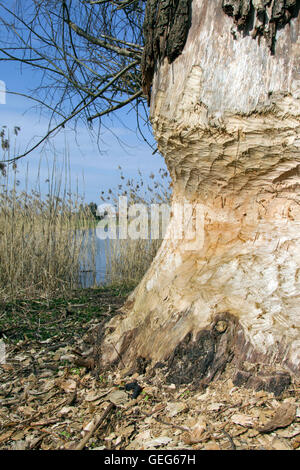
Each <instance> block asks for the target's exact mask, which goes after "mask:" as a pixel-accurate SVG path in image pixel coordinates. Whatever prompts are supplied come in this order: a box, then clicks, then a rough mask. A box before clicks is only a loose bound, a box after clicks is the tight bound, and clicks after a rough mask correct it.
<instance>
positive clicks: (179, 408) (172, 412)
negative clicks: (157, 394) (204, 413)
mask: <svg viewBox="0 0 300 470" xmlns="http://www.w3.org/2000/svg"><path fill="white" fill-rule="evenodd" d="M187 409H188V407H187V405H186V403H180V402H179V403H176V402H174V403H168V405H167V410H168V416H170V418H173V417H174V416H176V415H178V414H179V413H182V412H183V411H186V410H187Z"/></svg>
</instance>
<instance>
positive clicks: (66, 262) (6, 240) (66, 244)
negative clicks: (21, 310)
mask: <svg viewBox="0 0 300 470" xmlns="http://www.w3.org/2000/svg"><path fill="white" fill-rule="evenodd" d="M2 148H3V146H2ZM4 150H8V149H4ZM4 157H7V151H6V152H4ZM2 170H3V171H2V174H1V173H0V300H14V299H17V298H22V297H26V298H28V297H31V296H37V295H38V296H51V295H53V294H54V293H56V292H58V291H60V293H61V292H62V291H65V290H69V289H72V288H75V287H78V282H79V274H80V270H81V269H82V266H83V265H84V266H85V268H86V269H87V265H89V266H88V267H89V268H91V265H92V264H93V257H92V256H91V251H92V249H93V244H91V243H90V240H88V239H87V237H86V233H85V231H84V230H81V228H84V227H87V226H89V224H90V220H91V213H90V211H89V210H88V208H87V207H86V206H85V205H84V204H82V199H81V198H80V197H79V196H78V194H73V193H72V192H71V191H70V189H67V187H68V184H67V178H66V175H65V174H63V173H61V172H60V171H61V170H59V169H58V167H57V165H56V163H55V159H54V160H53V164H52V168H51V172H50V173H51V174H50V175H49V178H47V180H46V184H47V190H48V192H47V193H46V195H42V193H41V191H40V190H39V189H35V190H33V189H31V190H30V191H28V190H26V189H25V190H24V189H23V190H20V189H19V182H18V173H17V168H16V166H14V167H10V166H9V167H7V166H6V167H4V166H3V165H2ZM27 171H28V170H27ZM39 183H40V182H38V184H37V187H38V186H39ZM43 187H44V188H45V185H44V186H43ZM43 193H45V191H43Z"/></svg>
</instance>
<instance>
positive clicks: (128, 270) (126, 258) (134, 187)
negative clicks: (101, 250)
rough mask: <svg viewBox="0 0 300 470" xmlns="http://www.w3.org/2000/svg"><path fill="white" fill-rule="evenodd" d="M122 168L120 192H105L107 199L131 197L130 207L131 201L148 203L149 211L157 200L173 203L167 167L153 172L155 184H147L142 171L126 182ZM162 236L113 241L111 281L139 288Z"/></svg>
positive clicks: (108, 259)
mask: <svg viewBox="0 0 300 470" xmlns="http://www.w3.org/2000/svg"><path fill="white" fill-rule="evenodd" d="M120 171H121V175H120V179H121V182H120V184H119V186H118V192H117V193H116V194H115V193H113V191H111V190H109V191H108V194H106V195H105V194H104V193H103V194H102V198H103V201H105V202H110V203H114V204H117V201H118V198H119V196H127V198H128V206H130V204H144V205H146V206H147V207H148V214H150V205H151V204H153V203H155V204H169V202H170V184H169V179H168V174H167V172H166V171H165V170H163V169H161V170H160V172H159V173H160V177H159V178H157V177H155V175H154V174H151V175H150V181H151V183H145V181H144V178H143V176H142V174H141V173H140V174H139V175H140V177H139V180H138V181H135V180H132V179H128V180H127V181H126V182H125V177H124V175H123V172H122V169H121V168H120ZM149 222H150V217H149ZM149 228H150V227H149ZM149 232H150V230H149ZM162 238H163V237H162V234H161V238H160V239H151V238H150V239H147V240H144V239H138V240H133V239H130V238H127V239H126V240H110V241H109V244H108V249H107V252H106V277H107V280H108V282H110V283H112V284H122V285H129V286H133V287H135V286H136V285H137V284H138V283H139V282H140V280H141V279H142V278H143V276H144V274H145V273H146V271H147V270H148V268H149V266H150V265H151V263H152V260H153V258H154V257H155V255H156V253H157V250H158V248H159V247H160V245H161V242H162Z"/></svg>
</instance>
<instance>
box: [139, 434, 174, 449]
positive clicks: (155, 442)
mask: <svg viewBox="0 0 300 470" xmlns="http://www.w3.org/2000/svg"><path fill="white" fill-rule="evenodd" d="M171 441H172V439H171V438H170V437H167V436H161V437H157V438H156V439H152V440H151V441H148V442H145V447H160V446H163V445H167V444H169V443H170V442H171Z"/></svg>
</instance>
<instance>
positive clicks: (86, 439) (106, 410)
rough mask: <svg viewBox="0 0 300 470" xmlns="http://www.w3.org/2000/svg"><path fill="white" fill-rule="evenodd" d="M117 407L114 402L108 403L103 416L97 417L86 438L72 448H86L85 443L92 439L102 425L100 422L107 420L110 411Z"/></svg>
mask: <svg viewBox="0 0 300 470" xmlns="http://www.w3.org/2000/svg"><path fill="white" fill-rule="evenodd" d="M114 408H115V405H114V404H113V403H110V404H109V405H108V407H107V408H106V409H105V410H104V412H103V413H102V415H101V416H98V417H97V418H96V419H95V423H94V424H93V426H92V429H91V430H90V431H89V432H88V433H87V434H86V436H84V438H83V439H82V440H81V441H80V442H79V444H77V446H76V447H74V449H72V450H82V449H84V447H85V445H86V444H87V442H88V441H89V440H90V438H91V437H92V435H93V434H94V432H95V431H96V430H97V429H98V427H99V426H100V424H101V423H102V422H103V421H104V420H105V418H107V416H108V415H109V413H110V412H111V411H112V410H113V409H114Z"/></svg>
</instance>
